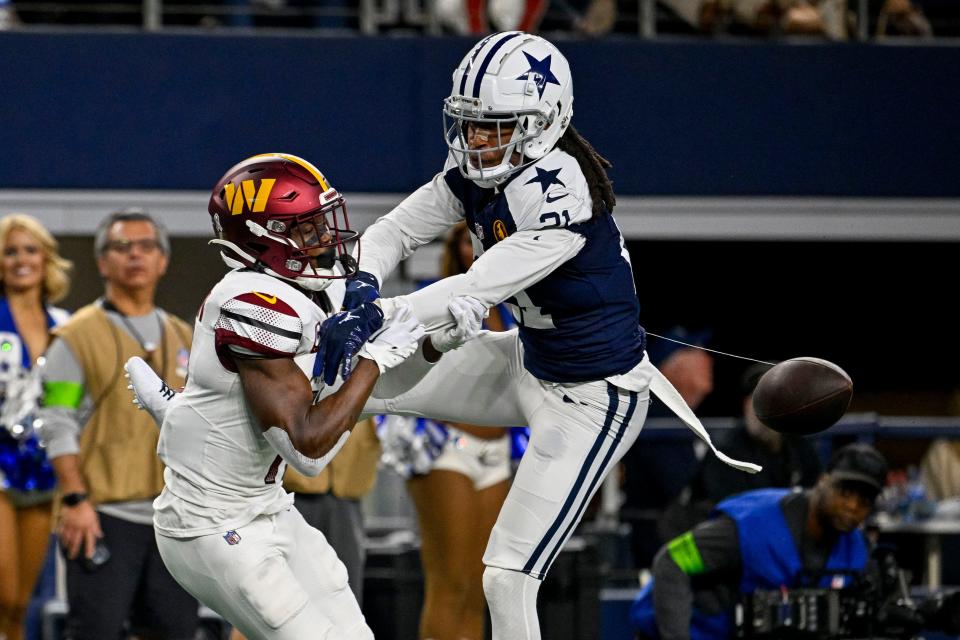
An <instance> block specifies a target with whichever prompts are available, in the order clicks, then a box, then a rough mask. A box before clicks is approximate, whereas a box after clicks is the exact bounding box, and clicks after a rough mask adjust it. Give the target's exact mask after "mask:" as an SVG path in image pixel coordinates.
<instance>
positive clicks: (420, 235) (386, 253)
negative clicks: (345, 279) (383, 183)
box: [360, 172, 463, 285]
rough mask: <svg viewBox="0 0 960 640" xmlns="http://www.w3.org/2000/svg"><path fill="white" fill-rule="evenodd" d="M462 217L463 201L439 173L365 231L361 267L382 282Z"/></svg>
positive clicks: (362, 241)
mask: <svg viewBox="0 0 960 640" xmlns="http://www.w3.org/2000/svg"><path fill="white" fill-rule="evenodd" d="M462 219H463V205H462V204H461V203H460V201H459V200H457V198H456V197H455V196H454V195H453V193H452V192H451V191H450V187H448V186H447V183H446V180H445V179H444V173H443V172H441V173H438V174H437V175H436V176H434V178H433V180H431V181H430V182H428V183H427V184H425V185H423V186H422V187H420V188H419V189H417V190H416V191H414V192H413V193H412V194H410V195H409V196H407V197H406V198H405V199H404V200H403V202H401V203H400V204H398V205H397V206H396V207H395V208H394V209H393V211H391V212H390V213H388V214H387V215H385V216H383V217H382V218H380V219H379V220H377V221H376V222H375V223H373V224H372V225H370V227H369V228H367V230H366V231H364V233H363V236H362V237H361V239H360V270H361V271H366V272H368V273H372V274H373V275H374V276H376V278H377V281H378V282H379V283H380V284H381V285H382V284H383V281H384V278H385V277H386V276H388V275H390V273H391V272H392V271H393V270H394V268H396V266H397V264H399V263H400V261H401V260H403V259H405V258H407V257H409V256H410V254H412V253H413V252H414V251H416V250H417V248H418V247H420V246H422V245H424V244H427V243H428V242H430V241H431V240H433V239H434V238H436V237H437V236H439V235H440V234H442V233H443V232H445V231H446V230H447V229H449V228H450V227H452V226H453V225H454V224H456V223H457V222H459V221H460V220H462Z"/></svg>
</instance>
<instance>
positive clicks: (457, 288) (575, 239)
mask: <svg viewBox="0 0 960 640" xmlns="http://www.w3.org/2000/svg"><path fill="white" fill-rule="evenodd" d="M585 243H586V240H584V238H583V236H581V235H580V234H578V233H574V232H573V231H569V230H567V229H547V230H539V231H518V232H517V233H515V234H513V235H512V236H509V237H508V238H506V239H504V240H502V241H501V242H498V243H497V244H495V245H493V247H491V248H490V249H489V250H488V251H486V252H485V253H484V254H483V255H482V256H480V257H479V258H477V260H476V261H475V262H474V263H473V266H471V267H470V269H469V270H468V271H467V272H466V273H463V274H460V275H456V276H452V277H450V278H444V279H442V280H440V281H438V282H435V283H433V284H431V285H430V286H428V287H424V288H423V289H420V290H419V291H415V292H413V293H411V294H409V295H407V296H403V298H404V299H405V300H406V301H407V302H409V303H410V306H411V307H412V308H413V313H414V315H415V316H417V319H418V320H420V322H422V323H423V324H424V325H425V326H426V328H427V331H428V332H430V331H436V330H438V329H441V328H445V327H447V326H449V325H452V324H453V317H452V316H451V315H450V312H449V311H448V310H447V305H448V304H449V303H450V300H452V299H453V298H455V297H457V296H463V295H469V296H473V297H474V298H476V299H477V300H479V301H480V302H482V303H483V304H484V305H485V306H486V307H487V308H490V307H494V306H496V305H498V304H500V303H501V302H503V301H504V300H506V299H507V298H509V297H510V296H513V295H515V294H517V293H518V292H520V291H523V290H524V289H526V288H527V287H529V286H530V285H532V284H534V283H536V282H538V281H540V280H542V279H543V278H544V277H545V276H546V275H547V274H549V273H550V272H552V271H553V270H555V269H556V268H557V267H559V266H560V265H562V264H563V263H564V262H566V261H567V260H569V259H570V258H572V257H573V256H575V255H577V253H579V252H580V250H581V249H582V248H583V245H584V244H585Z"/></svg>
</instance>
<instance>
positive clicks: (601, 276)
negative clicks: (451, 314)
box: [444, 150, 645, 382]
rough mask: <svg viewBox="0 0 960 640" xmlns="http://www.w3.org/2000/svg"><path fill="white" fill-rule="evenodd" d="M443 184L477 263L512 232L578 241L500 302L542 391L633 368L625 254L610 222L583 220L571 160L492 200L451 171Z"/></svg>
mask: <svg viewBox="0 0 960 640" xmlns="http://www.w3.org/2000/svg"><path fill="white" fill-rule="evenodd" d="M444 181H445V182H446V185H447V186H448V187H449V189H450V191H451V192H452V194H453V196H454V197H455V198H456V199H457V200H458V201H459V203H460V204H462V206H463V215H464V218H465V219H466V221H467V226H468V228H469V229H470V232H471V233H472V234H473V235H474V237H475V238H476V240H477V241H476V242H475V243H474V245H475V247H477V249H478V253H482V251H486V250H489V249H490V248H491V247H493V246H494V245H495V244H496V243H498V242H500V241H502V240H504V239H505V238H507V237H509V236H511V235H512V234H514V233H517V232H518V231H534V232H535V231H537V230H544V231H546V230H551V229H558V228H560V229H566V230H568V231H570V232H573V233H575V234H578V235H580V236H581V237H582V238H583V239H584V240H585V244H584V245H583V247H582V249H581V250H580V251H579V252H578V253H577V254H576V255H575V256H574V257H573V258H571V259H569V260H568V261H566V262H564V263H563V264H562V265H560V266H559V267H558V268H556V269H555V270H553V271H551V272H550V273H548V274H547V275H546V276H544V277H543V278H542V279H540V280H539V281H538V282H536V283H535V284H533V285H532V286H529V287H527V288H526V289H525V290H524V291H521V292H520V293H518V294H517V295H515V296H513V297H512V298H510V299H508V300H507V302H508V304H509V306H510V308H511V311H512V312H513V314H514V317H515V318H516V320H517V323H518V325H519V327H520V329H519V331H520V338H521V340H522V342H523V346H524V365H525V366H526V368H527V370H529V371H530V372H531V373H532V374H533V375H535V376H537V377H538V378H540V379H543V380H547V381H551V382H582V381H587V380H600V379H603V378H606V377H608V376H612V375H618V374H623V373H626V372H628V371H630V370H631V369H633V368H634V367H635V366H636V365H637V364H638V363H639V362H640V360H641V359H642V358H643V353H644V342H645V334H644V331H643V329H642V327H640V324H639V315H640V304H639V301H638V300H637V294H636V288H635V286H634V282H633V272H632V269H631V266H630V260H629V254H628V253H627V251H626V248H625V247H624V245H623V241H622V237H621V235H620V231H619V229H617V226H616V223H615V221H614V219H613V216H611V215H603V216H600V217H598V218H596V219H593V218H592V211H591V210H592V200H591V199H590V195H589V189H588V186H587V184H586V180H585V178H584V176H583V172H582V171H581V170H580V167H579V165H578V164H577V162H576V160H575V159H574V158H572V157H571V156H569V155H567V154H566V153H564V152H562V151H559V150H554V151H553V152H551V153H549V154H547V155H546V156H545V157H544V158H543V159H541V160H540V161H538V162H536V163H534V164H533V165H531V166H529V167H528V168H526V169H525V170H523V171H521V172H519V173H517V174H516V175H515V176H514V177H513V178H512V179H511V180H510V181H509V182H508V183H506V185H505V186H503V187H502V188H501V189H499V190H495V189H484V188H481V187H478V186H477V185H476V184H474V183H473V182H471V181H469V180H467V179H466V178H464V177H463V176H462V175H461V174H460V172H459V170H458V169H457V168H456V167H452V168H449V169H448V170H447V171H446V173H445V174H444ZM535 237H536V236H534V238H535ZM478 245H479V247H478ZM481 248H482V250H481Z"/></svg>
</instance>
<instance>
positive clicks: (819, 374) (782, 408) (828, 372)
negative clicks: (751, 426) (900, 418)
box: [753, 358, 853, 435]
mask: <svg viewBox="0 0 960 640" xmlns="http://www.w3.org/2000/svg"><path fill="white" fill-rule="evenodd" d="M852 397H853V381H851V380H850V376H848V375H847V373H846V371H844V370H843V369H841V368H840V367H838V366H837V365H835V364H833V363H832V362H828V361H827V360H821V359H820V358H791V359H790V360H784V361H783V362H781V363H779V364H778V365H776V366H774V367H773V368H771V369H770V370H769V371H767V372H766V373H765V374H763V377H761V378H760V382H758V383H757V388H756V389H755V390H754V392H753V410H754V412H755V413H756V414H757V418H759V419H760V422H762V423H763V424H765V425H767V426H768V427H770V428H771V429H774V430H776V431H779V432H781V433H791V434H799V435H808V434H811V433H818V432H820V431H823V430H824V429H828V428H829V427H831V426H832V425H834V424H835V423H836V422H837V420H839V419H840V418H841V417H843V414H844V413H845V412H846V411H847V407H848V406H850V399H851V398H852Z"/></svg>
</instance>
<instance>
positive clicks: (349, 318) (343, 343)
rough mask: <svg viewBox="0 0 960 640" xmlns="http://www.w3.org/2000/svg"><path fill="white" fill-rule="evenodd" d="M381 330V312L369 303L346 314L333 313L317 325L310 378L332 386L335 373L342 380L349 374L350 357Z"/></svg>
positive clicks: (350, 370) (351, 359) (351, 364)
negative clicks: (316, 345) (311, 375)
mask: <svg viewBox="0 0 960 640" xmlns="http://www.w3.org/2000/svg"><path fill="white" fill-rule="evenodd" d="M382 326H383V311H382V310H381V309H380V307H379V306H378V305H376V304H375V303H373V302H366V303H364V304H361V305H360V306H359V307H356V308H355V309H351V310H350V311H341V312H340V313H335V314H333V315H332V316H330V317H329V318H327V319H326V320H324V322H323V324H322V325H320V344H319V345H318V347H317V358H316V360H314V361H313V377H314V378H320V377H321V376H322V377H323V382H324V383H325V384H327V385H332V384H333V383H334V382H335V381H336V379H337V372H338V371H339V372H340V375H341V376H342V377H343V379H344V380H346V379H347V378H349V377H350V373H351V372H352V371H353V357H354V356H355V355H357V352H359V351H360V347H362V346H363V343H364V342H366V341H367V339H368V338H370V336H371V335H373V334H374V333H376V332H377V331H379V330H380V328H381V327H382Z"/></svg>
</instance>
